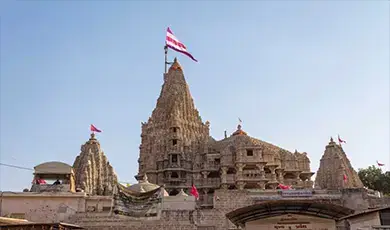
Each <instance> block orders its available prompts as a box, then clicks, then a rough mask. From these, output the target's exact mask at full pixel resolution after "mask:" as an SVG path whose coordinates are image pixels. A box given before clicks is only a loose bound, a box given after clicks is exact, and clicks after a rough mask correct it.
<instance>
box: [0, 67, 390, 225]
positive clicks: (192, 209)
mask: <svg viewBox="0 0 390 230" xmlns="http://www.w3.org/2000/svg"><path fill="white" fill-rule="evenodd" d="M209 128H210V122H205V123H203V121H202V119H201V117H200V115H199V112H198V111H197V109H196V108H195V105H194V102H193V99H192V97H191V94H190V90H189V87H188V85H187V83H186V80H185V78H184V74H183V69H182V67H181V66H180V64H179V63H178V61H177V60H176V59H175V61H174V62H173V64H172V65H171V66H170V68H169V70H168V72H167V73H165V74H164V83H163V86H162V90H161V93H160V96H159V98H158V100H157V105H156V108H155V109H154V110H153V112H152V115H151V117H149V119H148V121H147V122H145V123H142V132H141V145H140V147H139V149H140V153H139V161H138V162H139V170H138V174H137V175H136V176H135V177H136V179H137V180H138V183H137V184H134V185H131V186H123V185H121V184H120V183H118V179H117V176H116V174H115V172H114V169H113V167H112V166H111V165H110V163H109V161H108V159H107V157H106V155H105V154H104V152H103V151H102V150H101V147H100V143H99V141H98V140H97V139H96V137H95V135H94V134H91V137H90V139H89V140H88V141H87V142H86V143H85V144H84V145H82V146H81V153H80V154H79V155H78V156H77V157H76V159H75V162H74V164H73V166H70V165H68V164H66V163H62V162H46V163H42V164H40V165H38V166H36V167H35V168H34V170H35V172H34V178H33V181H34V183H33V185H32V187H31V188H30V189H25V190H24V191H23V192H1V193H0V199H1V200H0V228H1V229H32V228H34V229H46V228H47V229H76V228H84V229H139V230H143V229H145V230H157V229H167V230H168V229H169V230H177V229H183V230H184V229H189V230H222V229H224V230H227V229H246V230H255V229H259V230H263V229H264V230H265V229H313V230H314V229H315V230H335V229H390V208H389V206H388V205H389V204H390V199H389V198H386V197H383V196H382V195H381V194H380V193H379V192H376V191H371V190H368V189H366V188H364V187H363V184H362V182H361V181H360V179H359V177H358V175H357V173H356V171H355V170H354V169H353V168H352V166H351V163H350V161H349V160H348V158H347V156H346V154H345V152H344V151H343V148H342V146H341V145H339V144H336V143H335V142H334V141H333V140H332V139H330V141H329V143H328V144H327V145H326V146H325V151H324V153H323V156H322V159H321V162H320V167H319V169H318V171H317V175H316V180H315V183H314V182H313V181H312V180H311V178H312V176H313V174H314V172H312V171H311V169H310V160H309V158H308V154H307V153H305V152H302V153H300V152H297V151H295V152H290V151H287V150H285V149H283V148H280V147H278V146H275V145H273V144H270V143H267V142H264V141H262V140H259V139H256V138H253V137H251V136H249V135H248V134H247V133H246V132H245V131H244V129H243V127H241V125H238V127H237V130H236V131H235V132H233V133H232V134H230V135H228V134H226V133H225V137H224V139H222V140H215V139H214V138H212V137H211V136H210V134H209ZM325 141H327V140H324V142H325ZM345 177H346V178H347V180H345ZM50 180H52V181H55V183H54V184H53V183H46V182H47V181H50ZM192 185H195V186H196V188H197V190H198V194H199V197H198V199H196V198H195V197H194V196H192V195H191V194H190V190H191V188H192ZM281 185H283V186H284V187H282V188H284V189H281ZM285 188H287V189H285ZM15 218H16V219H24V220H17V221H11V220H15ZM39 223H41V224H39ZM54 223H57V225H56V226H57V227H53V226H54ZM64 223H67V224H64ZM50 224H51V225H50ZM386 225H387V226H386ZM29 226H30V227H29ZM31 226H33V227H31ZM39 226H41V227H39ZM48 226H51V227H48ZM61 226H62V227H61Z"/></svg>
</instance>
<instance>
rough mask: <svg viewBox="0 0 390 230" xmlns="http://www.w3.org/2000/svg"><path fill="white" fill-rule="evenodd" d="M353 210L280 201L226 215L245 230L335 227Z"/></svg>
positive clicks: (312, 203) (322, 204) (294, 201)
mask: <svg viewBox="0 0 390 230" xmlns="http://www.w3.org/2000/svg"><path fill="white" fill-rule="evenodd" d="M353 212H354V211H353V210H351V209H349V208H345V207H342V206H339V205H334V204H330V203H321V202H318V201H317V202H316V201H312V200H278V201H267V202H263V203H260V204H255V205H250V206H247V207H244V208H239V209H236V210H234V211H232V212H230V213H228V214H226V217H227V218H229V220H230V221H231V222H232V223H233V224H235V225H237V226H241V227H242V228H243V229H245V230H271V229H273V230H290V229H291V230H294V229H305V230H335V229H336V220H337V219H339V218H341V217H343V216H346V215H350V214H352V213H353Z"/></svg>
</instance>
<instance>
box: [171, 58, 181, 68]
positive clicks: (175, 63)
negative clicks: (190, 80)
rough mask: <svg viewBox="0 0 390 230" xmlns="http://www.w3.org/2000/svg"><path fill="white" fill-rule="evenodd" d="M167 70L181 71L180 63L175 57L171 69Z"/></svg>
mask: <svg viewBox="0 0 390 230" xmlns="http://www.w3.org/2000/svg"><path fill="white" fill-rule="evenodd" d="M169 69H173V70H183V69H182V68H181V65H180V63H179V62H178V61H177V58H176V57H175V59H174V60H173V63H172V65H171V67H170V68H169Z"/></svg>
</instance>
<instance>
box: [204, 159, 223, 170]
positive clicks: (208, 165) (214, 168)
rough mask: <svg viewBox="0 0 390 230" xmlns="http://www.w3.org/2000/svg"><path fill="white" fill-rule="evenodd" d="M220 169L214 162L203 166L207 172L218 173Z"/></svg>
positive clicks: (218, 164) (219, 165) (217, 163)
mask: <svg viewBox="0 0 390 230" xmlns="http://www.w3.org/2000/svg"><path fill="white" fill-rule="evenodd" d="M220 168H221V164H220V163H219V162H216V161H209V162H207V163H204V164H203V169H205V170H208V171H219V169H220Z"/></svg>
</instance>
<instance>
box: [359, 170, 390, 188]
mask: <svg viewBox="0 0 390 230" xmlns="http://www.w3.org/2000/svg"><path fill="white" fill-rule="evenodd" d="M358 175H359V178H360V180H361V181H362V182H363V184H364V186H366V187H367V188H369V189H373V190H376V191H379V192H382V193H383V194H386V195H390V172H389V171H388V172H385V173H384V172H382V169H380V168H377V167H375V166H374V165H372V166H369V167H368V168H366V169H359V172H358Z"/></svg>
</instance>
